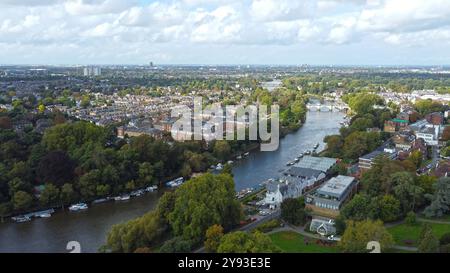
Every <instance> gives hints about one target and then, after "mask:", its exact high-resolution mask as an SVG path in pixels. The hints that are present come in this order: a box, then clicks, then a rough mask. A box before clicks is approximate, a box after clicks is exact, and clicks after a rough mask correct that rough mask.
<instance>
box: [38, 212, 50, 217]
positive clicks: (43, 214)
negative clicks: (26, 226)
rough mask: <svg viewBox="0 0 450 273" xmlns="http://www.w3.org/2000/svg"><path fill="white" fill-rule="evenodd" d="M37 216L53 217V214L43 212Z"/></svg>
mask: <svg viewBox="0 0 450 273" xmlns="http://www.w3.org/2000/svg"><path fill="white" fill-rule="evenodd" d="M36 217H40V218H50V217H52V215H51V214H50V213H41V214H37V215H36Z"/></svg>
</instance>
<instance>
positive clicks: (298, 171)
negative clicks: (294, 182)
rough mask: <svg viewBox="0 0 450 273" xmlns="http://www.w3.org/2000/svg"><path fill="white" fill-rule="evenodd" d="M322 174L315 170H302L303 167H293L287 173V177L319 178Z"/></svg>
mask: <svg viewBox="0 0 450 273" xmlns="http://www.w3.org/2000/svg"><path fill="white" fill-rule="evenodd" d="M321 173H323V172H322V171H320V170H314V169H310V168H302V167H295V166H294V167H291V168H289V169H288V170H287V171H286V172H285V175H291V176H296V177H317V176H319V175H320V174H321Z"/></svg>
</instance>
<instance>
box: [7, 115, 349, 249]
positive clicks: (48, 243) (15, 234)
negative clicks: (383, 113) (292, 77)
mask: <svg viewBox="0 0 450 273" xmlns="http://www.w3.org/2000/svg"><path fill="white" fill-rule="evenodd" d="M343 117H344V115H343V114H342V113H336V112H308V116H307V118H306V122H305V124H304V125H303V126H302V128H300V129H299V130H298V131H296V132H295V133H292V134H289V135H287V136H285V137H284V138H283V139H281V140H280V147H279V148H278V150H276V151H273V152H259V151H255V152H251V153H250V155H249V156H248V157H247V158H245V159H243V160H241V161H239V162H236V163H235V165H234V168H233V174H234V179H235V183H236V190H240V189H244V188H249V187H255V186H257V185H258V184H259V183H261V182H262V181H265V180H267V179H269V178H273V177H277V176H278V175H279V174H280V173H279V170H281V169H285V168H286V163H287V162H288V161H291V160H293V159H294V158H295V157H297V156H298V155H299V154H300V153H301V152H303V151H304V150H307V149H312V148H313V146H314V145H315V144H316V143H320V147H319V150H320V149H323V147H324V144H323V142H322V140H323V138H324V137H325V136H326V135H330V134H335V133H337V132H338V130H339V127H340V125H339V122H340V121H342V120H343ZM162 194H163V193H162V192H158V193H148V194H146V195H145V196H143V197H137V198H132V199H131V200H129V201H125V202H110V203H104V204H98V205H92V206H91V207H90V208H89V209H88V210H86V211H81V212H68V211H64V212H61V211H58V212H56V213H55V214H53V216H52V217H51V218H45V219H34V220H32V221H30V222H26V223H20V224H17V223H0V252H69V251H68V250H66V245H67V242H69V241H78V242H79V243H80V245H81V251H82V252H96V251H97V249H98V248H99V247H100V246H101V245H102V244H103V243H104V242H105V237H106V233H107V232H108V230H110V228H111V226H112V225H114V224H117V223H121V222H123V221H127V220H130V219H133V218H136V217H138V216H141V215H143V214H144V213H145V212H147V211H149V210H151V209H152V208H154V207H155V205H156V203H157V201H158V199H159V197H160V196H161V195H162Z"/></svg>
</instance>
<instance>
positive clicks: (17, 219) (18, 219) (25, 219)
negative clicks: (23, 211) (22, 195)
mask: <svg viewBox="0 0 450 273" xmlns="http://www.w3.org/2000/svg"><path fill="white" fill-rule="evenodd" d="M11 220H13V221H14V222H16V223H24V222H28V221H31V217H28V216H25V215H19V216H14V217H11Z"/></svg>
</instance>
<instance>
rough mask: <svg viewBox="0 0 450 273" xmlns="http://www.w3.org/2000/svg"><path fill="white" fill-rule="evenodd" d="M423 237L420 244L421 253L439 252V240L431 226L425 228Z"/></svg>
mask: <svg viewBox="0 0 450 273" xmlns="http://www.w3.org/2000/svg"><path fill="white" fill-rule="evenodd" d="M422 234H423V235H422V236H421V238H420V242H419V248H418V249H419V252H421V253H437V252H439V240H438V238H436V236H435V235H434V234H433V230H432V229H431V227H430V226H427V225H426V226H424V230H423V231H422Z"/></svg>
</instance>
